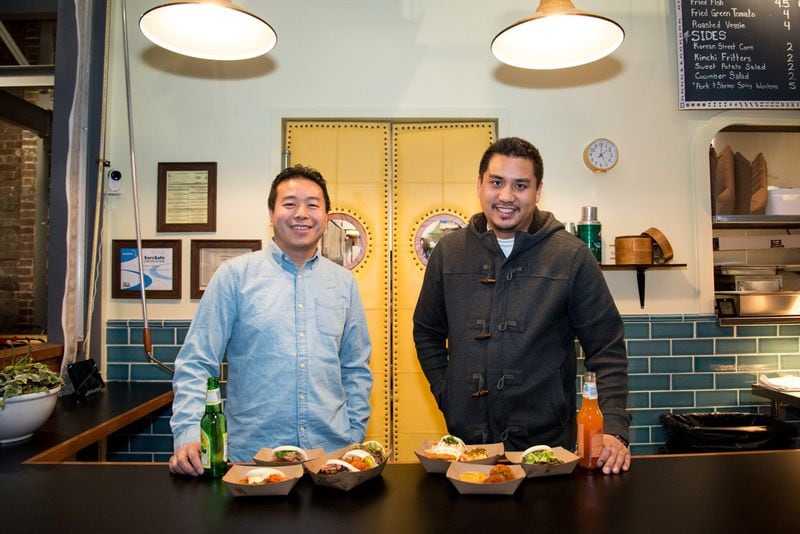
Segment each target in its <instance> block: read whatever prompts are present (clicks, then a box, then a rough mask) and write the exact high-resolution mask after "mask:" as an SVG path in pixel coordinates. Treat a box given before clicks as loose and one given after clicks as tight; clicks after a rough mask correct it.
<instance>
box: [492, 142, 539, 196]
mask: <svg viewBox="0 0 800 534" xmlns="http://www.w3.org/2000/svg"><path fill="white" fill-rule="evenodd" d="M495 154H500V155H502V156H508V157H509V158H523V159H527V160H528V161H530V162H531V163H533V175H534V176H535V177H536V187H539V186H540V185H541V183H542V176H543V175H544V162H543V161H542V155H541V154H540V153H539V150H538V149H537V148H536V147H535V146H533V145H532V144H530V143H529V142H528V141H526V140H525V139H521V138H519V137H504V138H503V139H498V140H497V141H495V142H494V143H492V144H491V145H490V146H489V148H487V149H486V152H484V153H483V157H482V158H481V163H480V165H479V166H478V176H479V177H480V178H481V180H482V179H483V173H485V172H486V169H487V168H488V167H489V160H490V159H492V156H494V155H495Z"/></svg>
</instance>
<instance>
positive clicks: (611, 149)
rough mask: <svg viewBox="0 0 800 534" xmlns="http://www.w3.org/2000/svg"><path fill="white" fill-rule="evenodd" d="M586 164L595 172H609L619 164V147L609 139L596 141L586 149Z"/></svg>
mask: <svg viewBox="0 0 800 534" xmlns="http://www.w3.org/2000/svg"><path fill="white" fill-rule="evenodd" d="M585 159H586V164H587V165H589V168H590V169H592V170H594V171H601V172H602V171H607V170H609V169H611V168H612V167H613V166H614V165H616V164H617V160H618V159H619V151H618V150H617V145H615V144H614V142H613V141H610V140H608V139H595V140H594V141H592V142H591V143H589V146H587V147H586V154H585Z"/></svg>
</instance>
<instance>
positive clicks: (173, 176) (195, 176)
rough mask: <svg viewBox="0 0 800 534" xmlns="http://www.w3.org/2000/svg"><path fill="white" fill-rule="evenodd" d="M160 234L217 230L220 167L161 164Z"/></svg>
mask: <svg viewBox="0 0 800 534" xmlns="http://www.w3.org/2000/svg"><path fill="white" fill-rule="evenodd" d="M156 207H157V214H158V215H157V221H156V231H158V232H215V231H216V230H217V164H216V162H211V163H208V162H207V163H159V164H158V199H157V206H156Z"/></svg>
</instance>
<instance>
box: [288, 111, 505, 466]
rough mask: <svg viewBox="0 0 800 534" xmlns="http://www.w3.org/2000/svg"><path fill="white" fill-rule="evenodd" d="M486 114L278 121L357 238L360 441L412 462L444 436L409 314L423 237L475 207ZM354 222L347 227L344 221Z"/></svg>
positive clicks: (486, 138) (489, 125)
mask: <svg viewBox="0 0 800 534" xmlns="http://www.w3.org/2000/svg"><path fill="white" fill-rule="evenodd" d="M496 128H497V123H496V121H494V120H470V121H450V120H448V121H437V122H427V121H414V122H410V121H395V120H363V121H362V120H358V121H355V120H350V121H347V120H305V119H296V120H295V119H286V120H285V121H284V148H285V150H287V151H288V154H289V159H290V161H291V164H292V165H294V164H301V165H307V166H310V167H314V168H316V169H317V170H319V171H320V172H321V173H322V175H323V176H324V177H325V179H326V180H327V182H328V190H329V193H330V196H331V213H332V214H334V215H335V216H338V217H339V218H340V219H342V220H344V221H353V224H347V225H346V226H347V228H348V229H350V230H351V231H352V232H353V233H354V234H358V235H359V236H360V243H359V244H358V245H357V250H358V251H359V252H360V253H359V254H357V256H360V257H361V258H360V260H359V261H358V262H357V263H356V264H355V265H350V268H351V270H352V271H353V273H354V274H355V277H356V279H357V281H358V286H359V290H360V292H361V298H362V301H363V303H364V308H365V311H366V315H367V321H368V323H369V325H368V326H369V332H370V336H371V338H372V359H371V364H370V365H371V368H372V373H373V376H374V379H375V385H374V387H373V391H372V397H371V404H372V416H371V418H370V422H369V426H368V428H367V439H375V440H378V441H380V442H382V443H384V444H386V445H388V446H391V448H392V450H393V456H394V459H395V460H396V461H413V460H415V456H414V449H416V448H418V447H419V445H420V444H421V443H422V441H423V440H425V439H435V438H437V437H439V436H440V435H442V434H444V433H445V424H444V420H443V418H442V416H441V414H440V412H439V410H438V408H437V406H436V402H435V401H434V399H433V396H432V395H431V393H430V389H429V387H428V383H427V381H426V380H425V376H424V375H423V374H422V371H421V370H420V367H419V363H418V361H417V356H416V351H415V349H414V340H413V337H412V330H413V323H412V316H413V313H414V306H415V305H416V302H417V296H418V294H419V289H420V286H421V285H422V277H423V273H424V271H425V261H426V254H427V253H428V252H429V250H430V246H431V244H432V243H433V244H435V241H436V240H437V239H438V238H439V237H441V235H442V233H443V232H447V231H448V229H452V228H455V227H457V226H460V225H463V224H464V223H465V222H466V221H467V220H468V218H469V217H470V216H471V215H472V214H473V213H475V212H476V211H478V210H479V209H480V205H479V203H478V199H477V194H476V188H475V185H476V178H477V174H478V163H479V160H480V157H481V155H482V154H483V151H484V150H485V149H486V148H487V147H488V146H489V144H491V143H492V142H493V141H494V139H495V132H496ZM353 227H355V228H356V229H355V230H352V228H353Z"/></svg>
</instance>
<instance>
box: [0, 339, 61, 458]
mask: <svg viewBox="0 0 800 534" xmlns="http://www.w3.org/2000/svg"><path fill="white" fill-rule="evenodd" d="M8 344H9V346H10V349H11V365H7V366H5V367H4V368H2V369H1V370H0V443H10V442H13V441H20V440H23V439H26V438H28V437H30V436H31V435H32V434H33V432H34V431H35V430H36V429H37V428H39V427H40V426H41V425H42V424H43V423H44V422H45V421H46V420H47V418H48V417H50V414H51V413H53V409H54V408H55V406H56V401H57V400H58V392H59V391H60V390H61V386H62V385H63V383H64V380H63V379H62V378H61V375H59V374H58V373H56V372H54V371H51V370H50V369H48V368H47V366H46V365H44V364H42V363H37V362H34V361H33V360H32V358H31V352H32V347H31V344H30V343H28V353H27V355H25V356H24V357H22V358H20V359H19V360H18V361H17V360H16V352H15V347H14V342H13V340H11V341H8Z"/></svg>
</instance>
